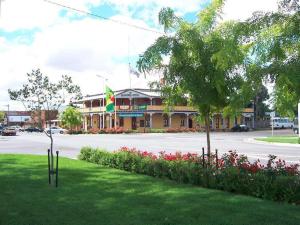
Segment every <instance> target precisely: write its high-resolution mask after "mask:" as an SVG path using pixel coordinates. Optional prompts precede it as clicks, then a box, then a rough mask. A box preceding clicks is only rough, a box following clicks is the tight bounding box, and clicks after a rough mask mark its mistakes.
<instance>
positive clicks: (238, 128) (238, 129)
mask: <svg viewBox="0 0 300 225" xmlns="http://www.w3.org/2000/svg"><path fill="white" fill-rule="evenodd" d="M231 131H233V132H242V131H246V132H247V131H249V127H247V125H245V124H237V125H235V126H234V127H232V128H231Z"/></svg>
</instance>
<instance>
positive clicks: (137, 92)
mask: <svg viewBox="0 0 300 225" xmlns="http://www.w3.org/2000/svg"><path fill="white" fill-rule="evenodd" d="M114 93H115V98H128V97H130V96H131V97H132V98H144V97H149V98H159V97H160V95H161V94H160V91H159V90H152V89H141V88H127V89H121V90H116V91H114ZM104 97H105V93H99V94H94V95H86V96H84V97H83V98H82V99H81V100H79V101H76V102H74V103H82V102H84V101H89V100H95V99H101V98H104Z"/></svg>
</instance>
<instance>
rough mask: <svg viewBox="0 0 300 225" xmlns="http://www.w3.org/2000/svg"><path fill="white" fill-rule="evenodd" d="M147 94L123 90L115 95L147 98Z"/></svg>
mask: <svg viewBox="0 0 300 225" xmlns="http://www.w3.org/2000/svg"><path fill="white" fill-rule="evenodd" d="M148 97H149V96H147V95H144V94H142V93H138V92H135V91H125V92H123V93H120V94H118V95H117V98H148Z"/></svg>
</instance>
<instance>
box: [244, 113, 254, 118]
mask: <svg viewBox="0 0 300 225" xmlns="http://www.w3.org/2000/svg"><path fill="white" fill-rule="evenodd" d="M242 116H244V117H252V116H253V113H242Z"/></svg>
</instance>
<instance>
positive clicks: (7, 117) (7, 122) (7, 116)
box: [0, 0, 9, 127]
mask: <svg viewBox="0 0 300 225" xmlns="http://www.w3.org/2000/svg"><path fill="white" fill-rule="evenodd" d="M0 3H1V0H0ZM4 106H6V107H7V115H6V119H7V121H6V124H7V126H8V127H9V104H7V105H4Z"/></svg>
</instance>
